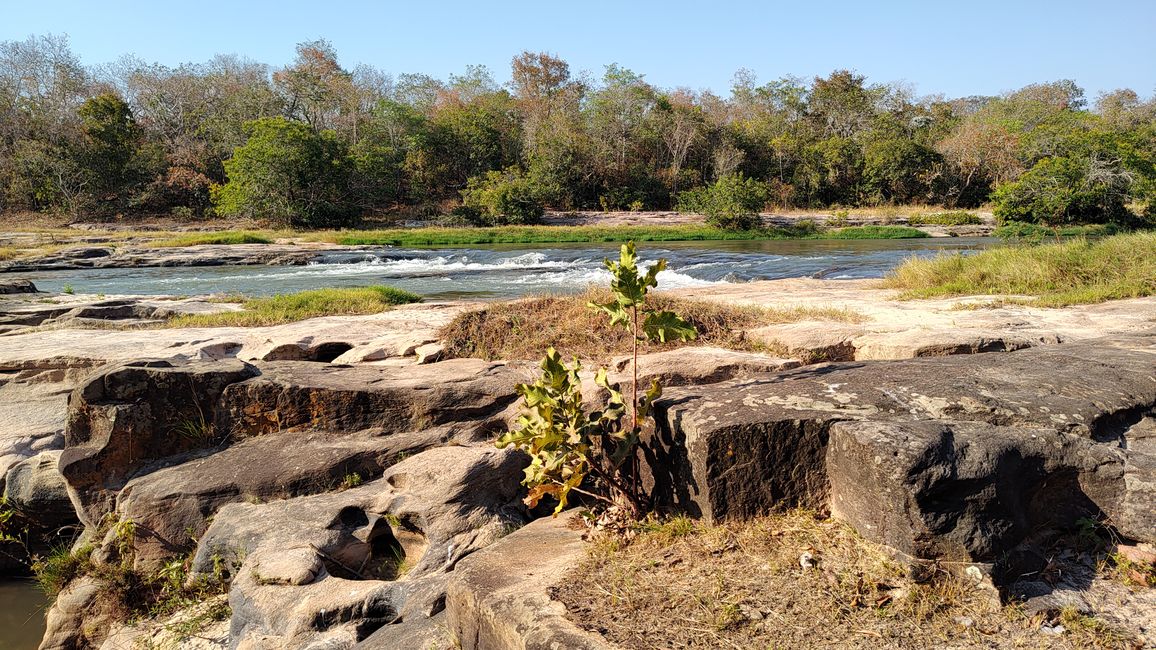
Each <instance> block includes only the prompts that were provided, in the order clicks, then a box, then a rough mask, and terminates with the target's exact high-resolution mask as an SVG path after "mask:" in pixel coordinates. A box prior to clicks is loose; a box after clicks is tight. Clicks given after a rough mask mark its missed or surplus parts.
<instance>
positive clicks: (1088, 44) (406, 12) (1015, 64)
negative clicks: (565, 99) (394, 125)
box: [0, 0, 1156, 98]
mask: <svg viewBox="0 0 1156 650" xmlns="http://www.w3.org/2000/svg"><path fill="white" fill-rule="evenodd" d="M1154 28H1156V0H1118V1H1116V2H1088V1H1087V0H1084V1H1081V2H1076V1H1069V0H1050V1H1037V0H1030V1H1017V0H1002V1H999V2H993V1H991V0H956V1H954V2H942V1H938V0H925V1H924V2H910V1H902V2H900V1H895V2H881V1H878V0H877V1H874V2H873V1H870V0H859V1H858V2H854V1H842V0H840V1H827V2H819V1H816V0H794V1H791V2H758V1H755V0H747V1H728V0H714V1H709V0H705V1H704V0H699V1H698V2H684V1H682V0H669V1H666V2H652V1H644V2H643V1H637V2H629V1H627V0H621V1H619V2H605V1H602V0H586V1H583V2H551V1H550V0H539V1H538V2H522V1H518V2H486V1H484V0H475V1H474V2H458V1H456V0H455V1H450V0H438V1H433V2H431V1H429V0H426V1H424V2H422V1H417V2H415V1H413V0H410V1H408V2H404V3H402V2H389V1H381V2H368V1H357V2H353V1H342V0H330V1H328V2H323V1H318V0H314V1H312V2H303V1H299V0H278V1H268V0H249V1H245V0H233V1H232V2H223V1H220V0H198V1H197V2H166V1H165V0H153V1H152V2H130V1H126V0H103V1H101V2H93V1H92V0H56V1H53V0H39V1H35V0H0V41H6V40H22V39H24V38H27V37H28V36H30V35H34V34H35V35H43V34H49V33H52V34H65V35H67V36H68V37H69V38H70V42H71V44H72V48H73V51H74V52H75V53H76V54H77V55H78V56H79V57H80V59H81V60H82V61H83V62H84V63H85V64H87V65H98V64H102V63H109V62H112V61H114V60H116V59H117V58H119V57H120V56H122V55H124V54H134V55H136V56H137V57H139V58H141V59H143V60H145V61H147V62H150V63H151V62H157V63H162V64H166V65H177V64H179V63H184V62H203V61H206V60H208V59H210V58H211V57H212V56H213V55H214V54H218V53H235V54H239V55H242V56H244V57H247V58H250V59H253V60H256V61H260V62H263V63H268V64H270V65H273V66H278V67H279V66H282V65H285V64H287V63H288V62H290V61H291V60H292V59H293V56H294V47H295V44H297V43H299V42H303V41H308V40H314V39H318V38H324V39H326V40H328V41H330V42H331V43H332V44H333V46H334V47H335V48H336V50H337V53H338V56H339V59H340V62H341V64H342V65H343V66H344V67H346V68H352V67H354V66H355V65H356V64H358V63H367V64H370V65H373V66H375V67H377V68H380V69H382V70H384V71H386V72H390V73H393V74H398V73H403V72H420V73H425V74H429V75H431V76H434V77H437V78H442V79H444V78H447V77H448V76H449V75H451V74H455V73H461V72H463V71H464V70H465V67H466V66H467V65H472V64H481V65H485V66H487V67H489V68H490V70H491V71H492V72H493V73H494V76H495V77H496V78H497V79H498V80H499V81H505V80H507V79H508V77H509V65H510V59H511V58H512V57H513V56H514V55H516V54H518V53H519V52H521V51H523V50H530V51H545V52H550V53H552V54H555V55H557V56H561V57H562V58H563V59H565V60H566V61H567V62H569V63H570V67H571V70H573V71H580V70H586V71H589V72H591V73H592V74H594V75H595V76H601V74H602V71H603V67H604V66H605V65H606V64H610V63H617V64H619V65H621V66H623V67H625V68H629V69H631V70H633V71H635V72H637V73H640V74H643V75H644V76H645V78H646V80H647V81H649V82H650V83H652V84H654V85H656V86H659V87H662V88H674V87H689V88H692V89H695V90H702V89H712V90H714V91H715V92H717V93H719V94H723V95H725V94H727V93H728V91H729V89H730V86H731V79H732V78H733V77H734V73H735V72H736V71H737V70H738V69H740V68H747V69H749V70H751V71H752V72H754V73H755V75H756V76H757V78H758V79H759V80H760V81H762V82H766V81H770V80H773V79H777V78H779V77H783V76H786V75H796V76H799V77H803V78H809V77H813V76H816V75H820V76H826V75H827V74H828V73H830V72H831V71H832V70H835V69H840V68H847V69H851V70H854V71H856V72H858V73H860V74H864V75H866V76H867V78H868V80H869V82H872V83H882V82H904V83H907V84H909V85H910V86H912V87H913V89H914V90H915V91H916V93H917V94H919V95H930V94H943V95H946V96H947V97H963V96H968V95H993V94H998V93H1001V92H1004V91H1008V90H1014V89H1017V88H1020V87H1022V86H1024V85H1027V84H1029V83H1035V82H1043V81H1053V80H1056V79H1074V80H1075V81H1076V82H1077V83H1078V84H1079V85H1080V86H1082V87H1084V88H1085V90H1086V91H1087V95H1088V96H1089V98H1094V97H1095V96H1096V95H1097V94H1098V93H1099V92H1101V91H1110V90H1113V89H1116V88H1122V87H1129V88H1132V89H1134V90H1136V91H1137V92H1138V93H1139V94H1140V95H1141V96H1143V97H1149V96H1151V95H1152V94H1153V93H1154V92H1156V36H1153V33H1154Z"/></svg>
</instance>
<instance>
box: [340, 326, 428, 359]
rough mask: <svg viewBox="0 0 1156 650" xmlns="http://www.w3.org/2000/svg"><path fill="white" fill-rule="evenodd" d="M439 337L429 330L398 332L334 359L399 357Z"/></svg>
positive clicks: (411, 352) (410, 354)
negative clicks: (428, 331)
mask: <svg viewBox="0 0 1156 650" xmlns="http://www.w3.org/2000/svg"><path fill="white" fill-rule="evenodd" d="M436 342H437V337H436V336H435V335H433V334H431V333H427V332H420V331H418V332H397V333H391V334H387V335H385V336H382V337H379V338H376V339H373V340H372V341H369V342H368V343H364V344H362V345H358V346H355V347H353V348H351V349H350V350H349V351H347V352H345V353H344V354H342V355H341V356H339V357H337V358H336V359H334V360H333V363H336V364H352V363H365V362H367V361H381V360H383V359H394V358H397V357H408V356H412V355H414V354H415V352H416V351H417V349H418V348H419V347H420V346H422V345H425V344H427V343H436Z"/></svg>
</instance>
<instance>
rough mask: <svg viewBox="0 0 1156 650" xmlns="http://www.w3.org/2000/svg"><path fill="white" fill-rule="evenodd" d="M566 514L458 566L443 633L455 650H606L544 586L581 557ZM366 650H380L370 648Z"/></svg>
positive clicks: (577, 527) (578, 533) (577, 534)
mask: <svg viewBox="0 0 1156 650" xmlns="http://www.w3.org/2000/svg"><path fill="white" fill-rule="evenodd" d="M583 530H584V529H583V526H582V524H581V523H580V522H578V521H576V516H575V513H574V511H571V512H569V513H564V514H563V515H562V516H560V517H557V518H546V519H539V520H538V521H535V522H533V523H531V524H530V525H528V526H526V527H525V528H522V529H521V530H518V531H515V532H513V533H511V534H510V535H509V536H508V537H505V538H504V539H502V540H501V541H499V542H498V543H496V544H494V545H492V546H490V547H488V548H486V549H483V550H481V551H478V552H477V553H475V554H473V555H472V556H470V557H468V558H466V559H465V560H463V561H462V562H461V563H460V564H459V565H458V568H457V570H456V571H455V572H454V578H453V581H452V582H451V583H450V586H449V590H448V593H447V597H446V615H447V623H448V625H449V628H450V633H451V635H452V637H453V638H454V639H456V640H457V642H458V643H460V644H461V648H462V649H463V650H488V649H489V648H508V649H511V650H514V649H517V650H547V649H554V648H567V649H574V650H610V649H612V648H615V647H616V646H614V645H612V644H610V643H609V642H607V641H606V640H604V639H603V638H602V637H600V636H598V635H595V634H591V633H589V632H586V631H584V630H582V629H580V628H578V626H576V625H575V624H573V623H571V622H570V621H569V620H568V619H567V618H566V607H565V606H564V605H563V604H562V603H560V602H558V601H555V600H553V599H551V598H550V588H551V587H552V586H553V585H555V584H557V583H558V582H559V581H561V580H564V579H565V577H566V574H567V573H568V572H569V571H571V570H572V569H573V568H574V566H575V565H577V564H578V562H579V561H581V559H582V558H584V557H585V555H586V546H585V544H584V543H583V542H582V533H583ZM374 640H375V637H370V639H369V641H368V642H367V643H366V647H367V648H382V649H384V648H386V647H387V646H385V645H373V641H374Z"/></svg>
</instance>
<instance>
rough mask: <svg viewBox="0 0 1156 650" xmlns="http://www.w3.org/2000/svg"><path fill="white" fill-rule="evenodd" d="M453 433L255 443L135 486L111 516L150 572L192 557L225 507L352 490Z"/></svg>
mask: <svg viewBox="0 0 1156 650" xmlns="http://www.w3.org/2000/svg"><path fill="white" fill-rule="evenodd" d="M458 433H460V432H459V431H457V430H454V429H450V428H448V427H442V428H439V429H430V430H423V431H419V432H412V433H400V434H396V435H392V436H379V435H376V434H375V432H373V431H366V432H359V433H357V434H351V435H334V434H330V433H324V432H311V433H290V434H280V435H268V436H261V437H257V438H252V439H249V440H244V441H242V442H240V443H238V444H235V445H233V446H231V447H229V448H227V449H224V450H221V451H218V452H216V453H212V454H211V455H207V456H203V457H200V458H196V459H192V460H188V461H186V462H183V463H180V464H177V465H174V466H172V467H166V468H163V469H159V470H157V471H155V472H152V473H149V474H146V475H144V476H140V477H138V478H134V479H132V480H131V481H129V482H128V484H127V485H125V487H124V489H122V490H121V491H120V494H119V495H118V496H117V504H116V512H117V515H118V517H119V518H120V519H121V520H122V521H133V522H134V523H135V524H136V530H137V536H136V538H135V539H134V550H135V554H134V562H135V565H134V566H135V567H136V568H138V569H141V570H145V571H151V570H153V569H155V568H157V567H158V566H159V565H160V564H162V563H163V562H164V561H166V560H168V559H169V558H172V557H174V556H178V555H183V554H186V553H188V552H189V551H191V550H193V549H194V548H195V546H196V540H197V539H198V538H200V536H201V535H202V534H203V533H204V532H205V529H206V528H207V526H208V522H209V520H211V519H212V518H213V516H214V515H215V514H216V512H217V510H218V509H220V508H221V506H223V505H225V504H227V503H238V502H253V503H262V502H266V501H270V500H276V499H285V498H290V497H295V496H300V495H306V494H317V493H321V492H328V491H331V490H337V489H342V488H343V487H355V486H356V485H357V484H360V483H361V482H366V481H370V480H373V479H376V478H378V477H380V476H381V474H382V472H383V471H384V469H385V468H386V467H388V466H389V465H391V464H393V463H395V462H396V461H397V460H398V459H399V458H401V457H403V455H410V454H413V453H417V452H420V451H423V450H425V449H427V448H429V447H432V446H434V445H437V444H443V443H444V442H445V441H446V440H449V439H452V438H453V437H454V436H455V435H457V434H458ZM353 477H356V478H353ZM349 480H353V481H354V484H353V485H350V484H349V483H348V482H347V481H349Z"/></svg>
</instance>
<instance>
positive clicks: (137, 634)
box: [100, 596, 229, 650]
mask: <svg viewBox="0 0 1156 650" xmlns="http://www.w3.org/2000/svg"><path fill="white" fill-rule="evenodd" d="M228 605H229V603H228V598H227V597H226V596H214V597H212V598H209V599H208V600H205V601H202V602H199V603H197V604H195V605H193V606H191V607H188V608H186V609H182V610H179V611H177V612H174V613H173V614H171V615H168V616H164V617H162V618H160V619H159V620H146V621H138V622H136V623H134V624H132V625H125V626H119V627H116V628H113V630H112V633H111V634H109V636H108V638H107V639H105V640H104V643H103V644H101V646H100V649H101V650H126V649H127V648H174V649H175V648H179V649H180V650H225V648H228V647H229V621H228V618H227V617H224V618H222V613H227V611H228Z"/></svg>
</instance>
